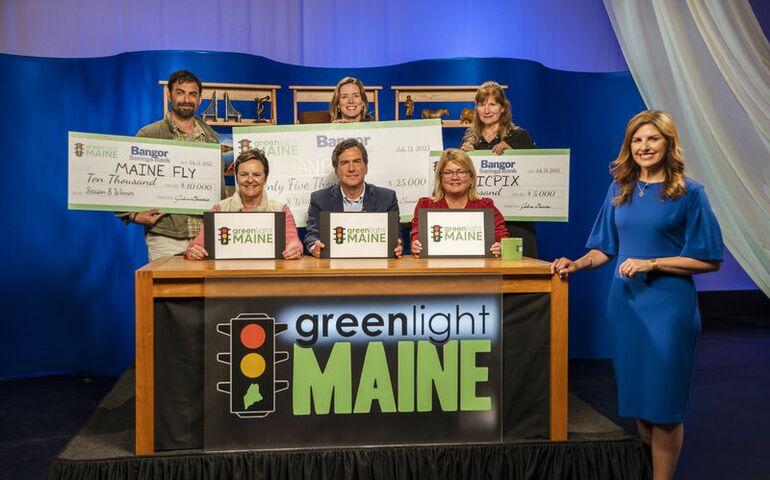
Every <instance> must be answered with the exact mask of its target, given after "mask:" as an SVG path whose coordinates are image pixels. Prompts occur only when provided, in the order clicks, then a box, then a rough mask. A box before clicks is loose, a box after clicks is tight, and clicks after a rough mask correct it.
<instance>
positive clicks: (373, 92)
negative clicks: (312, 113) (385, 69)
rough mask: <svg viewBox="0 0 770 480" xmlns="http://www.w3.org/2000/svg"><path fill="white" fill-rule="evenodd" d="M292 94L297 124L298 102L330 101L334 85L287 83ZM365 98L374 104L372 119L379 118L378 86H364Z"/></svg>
mask: <svg viewBox="0 0 770 480" xmlns="http://www.w3.org/2000/svg"><path fill="white" fill-rule="evenodd" d="M289 88H290V89H291V90H292V92H293V96H294V124H295V125H296V124H299V113H298V108H297V106H298V105H299V104H300V103H326V104H327V105H328V104H329V103H330V102H331V101H332V97H333V96H334V89H335V88H336V87H334V86H314V85H289ZM364 90H365V91H366V97H367V100H369V104H372V103H373V104H374V109H373V110H374V120H375V121H377V120H379V119H380V93H379V92H380V90H382V87H380V86H368V87H367V86H365V87H364Z"/></svg>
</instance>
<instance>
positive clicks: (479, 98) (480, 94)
mask: <svg viewBox="0 0 770 480" xmlns="http://www.w3.org/2000/svg"><path fill="white" fill-rule="evenodd" d="M489 97H492V98H493V99H494V100H495V101H496V102H497V103H499V104H500V105H501V106H502V107H503V111H502V112H500V120H498V121H497V123H498V125H499V129H498V131H497V133H498V135H500V138H505V137H507V136H508V134H510V133H511V132H512V131H513V130H514V129H515V128H516V125H514V124H513V120H512V118H513V117H512V116H511V102H509V101H508V99H507V98H506V97H505V91H503V87H501V86H500V84H499V83H497V82H494V81H489V82H484V83H482V84H481V86H480V87H479V89H478V90H476V99H475V101H476V105H478V104H480V103H482V102H485V101H487V99H488V98H489ZM483 129H484V124H483V123H481V119H479V112H478V109H476V111H474V113H473V123H471V126H470V128H468V130H466V131H465V135H464V136H463V140H462V143H470V144H471V145H476V144H478V143H480V142H481V139H482V138H483V137H482V135H481V134H482V132H483Z"/></svg>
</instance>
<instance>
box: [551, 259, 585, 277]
mask: <svg viewBox="0 0 770 480" xmlns="http://www.w3.org/2000/svg"><path fill="white" fill-rule="evenodd" d="M578 270H580V269H579V268H578V266H577V263H576V262H573V261H572V260H570V259H569V258H566V257H561V258H557V259H556V260H554V261H553V262H552V263H551V274H556V275H558V276H559V278H567V276H569V274H570V273H573V272H577V271H578Z"/></svg>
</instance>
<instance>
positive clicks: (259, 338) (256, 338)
mask: <svg viewBox="0 0 770 480" xmlns="http://www.w3.org/2000/svg"><path fill="white" fill-rule="evenodd" d="M265 336H266V335H265V329H264V328H262V327H261V326H260V325H257V324H256V323H250V324H248V325H246V326H245V327H243V329H242V330H241V344H243V346H244V347H246V348H252V349H253V348H259V347H261V346H262V345H263V344H264V343H265Z"/></svg>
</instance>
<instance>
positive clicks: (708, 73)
mask: <svg viewBox="0 0 770 480" xmlns="http://www.w3.org/2000/svg"><path fill="white" fill-rule="evenodd" d="M604 5H605V8H606V9H607V13H608V15H609V17H610V21H611V22H612V26H613V28H614V29H615V33H616V35H617V37H618V41H619V42H620V46H621V49H622V50H623V54H624V56H625V57H626V62H627V63H628V66H629V69H630V70H631V73H632V75H633V77H634V80H635V81H636V84H637V86H638V87H639V91H640V92H641V94H642V97H643V98H644V101H645V103H646V104H647V105H648V107H649V108H654V109H659V110H665V111H667V112H669V113H670V114H671V115H672V116H673V117H674V119H675V120H676V121H677V124H678V126H679V134H680V136H681V138H682V145H683V148H684V150H685V164H686V172H687V174H688V176H690V177H692V178H694V179H696V180H698V181H699V182H701V183H703V184H704V185H705V186H706V191H707V192H708V195H709V199H710V200H711V204H712V207H713V209H714V211H715V213H716V216H717V218H718V219H719V223H720V225H721V226H722V232H723V235H724V239H725V243H726V245H727V247H728V248H729V249H730V252H731V253H732V254H733V256H734V257H735V258H736V260H738V262H739V263H740V265H741V266H742V267H743V269H744V270H746V272H747V273H748V274H749V276H750V277H751V279H752V280H754V282H755V283H756V284H757V285H758V286H759V288H761V289H762V291H763V292H764V293H765V294H766V295H769V296H770V202H769V201H768V199H769V198H770V44H769V43H768V40H767V37H765V35H764V33H763V32H762V29H761V28H760V26H759V24H758V22H757V19H756V17H755V16H754V13H753V11H752V9H751V6H750V5H749V3H748V1H747V0H730V1H724V0H685V1H670V0H635V1H633V2H629V1H626V0H604Z"/></svg>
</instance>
